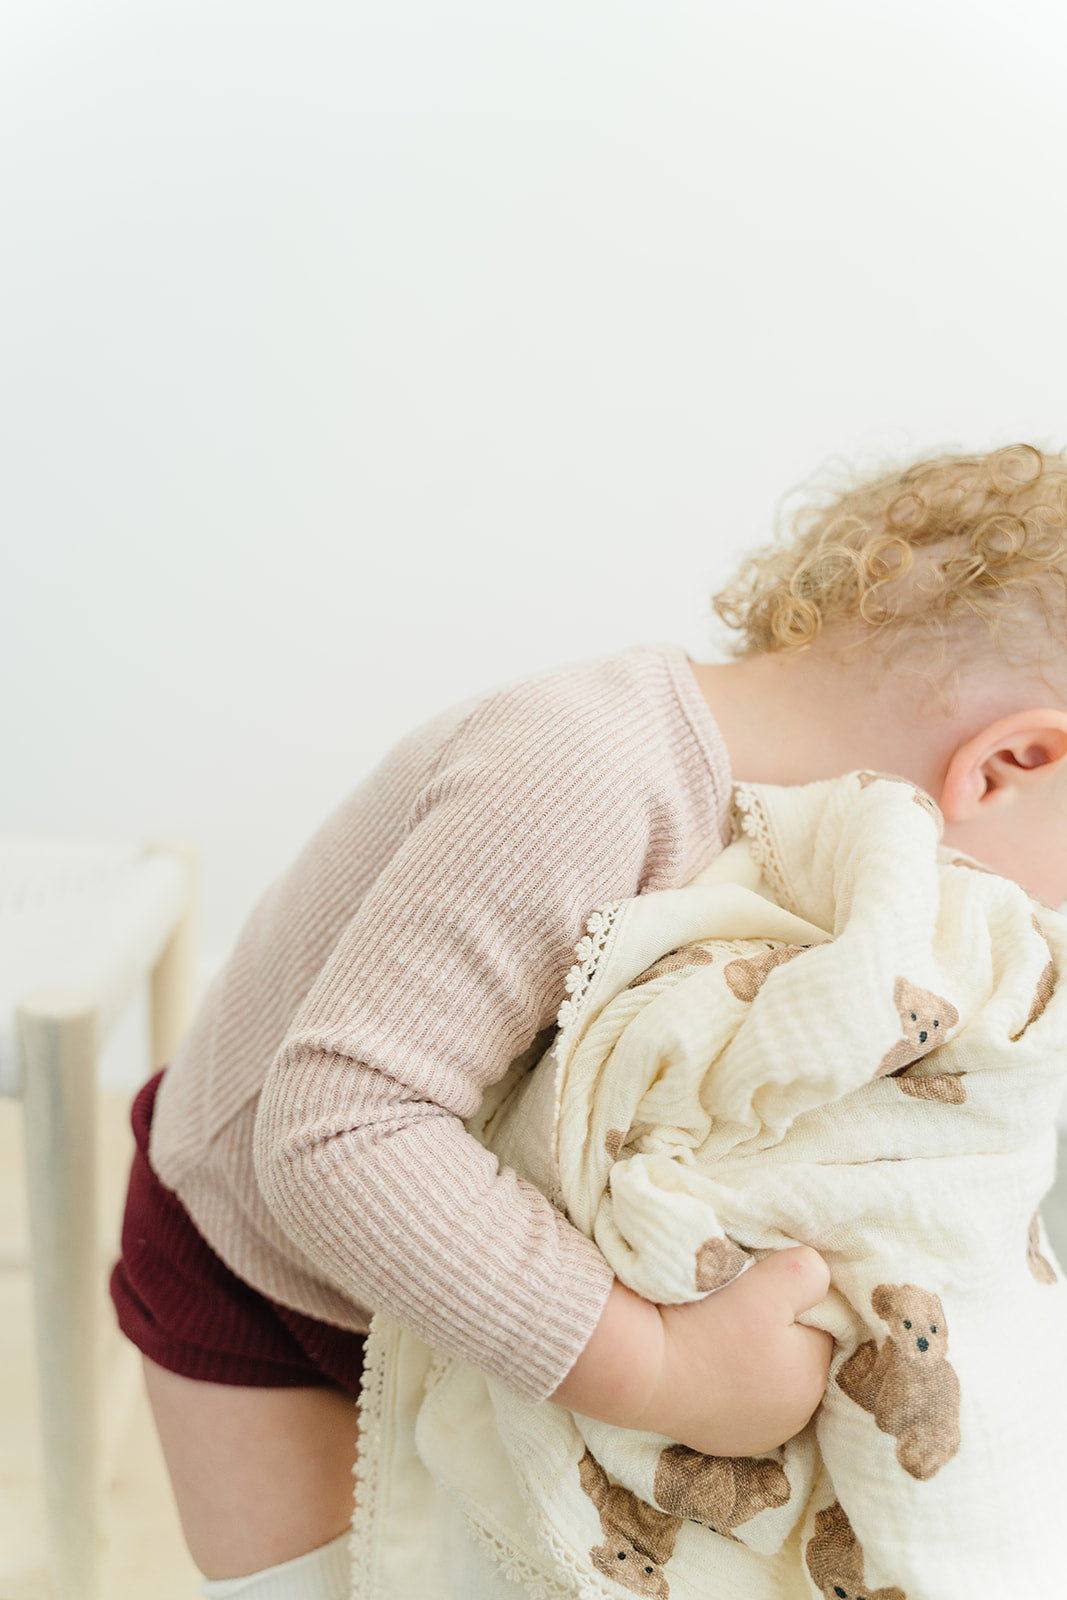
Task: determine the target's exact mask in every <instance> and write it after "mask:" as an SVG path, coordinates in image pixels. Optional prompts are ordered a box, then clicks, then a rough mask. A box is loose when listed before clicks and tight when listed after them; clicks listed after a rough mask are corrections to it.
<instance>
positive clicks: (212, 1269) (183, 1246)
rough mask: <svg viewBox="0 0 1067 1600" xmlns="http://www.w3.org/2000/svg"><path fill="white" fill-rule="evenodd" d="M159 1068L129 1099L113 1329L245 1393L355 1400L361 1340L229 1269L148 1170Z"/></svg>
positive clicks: (153, 1356)
mask: <svg viewBox="0 0 1067 1600" xmlns="http://www.w3.org/2000/svg"><path fill="white" fill-rule="evenodd" d="M162 1076H163V1074H162V1072H157V1073H156V1075H155V1077H154V1078H150V1079H149V1081H148V1082H147V1083H146V1084H145V1086H144V1088H143V1089H142V1090H141V1091H140V1093H139V1094H138V1096H137V1098H136V1099H135V1100H134V1103H133V1113H132V1116H131V1121H132V1123H133V1131H134V1135H135V1137H136V1140H137V1150H136V1152H135V1154H134V1158H133V1166H132V1169H131V1171H130V1186H129V1191H128V1194H127V1197H126V1213H125V1217H124V1219H123V1224H122V1256H121V1258H120V1259H119V1261H118V1263H117V1264H116V1266H115V1269H114V1271H113V1272H112V1274H111V1298H112V1300H113V1301H114V1303H115V1309H116V1311H117V1312H118V1319H119V1327H120V1328H121V1329H122V1331H123V1333H124V1334H125V1335H126V1337H127V1338H128V1339H130V1340H131V1341H132V1342H133V1343H134V1344H135V1345H136V1346H137V1348H138V1349H139V1350H140V1351H141V1352H142V1353H143V1354H144V1355H146V1356H147V1357H148V1358H149V1360H151V1361H154V1362H156V1364H157V1365H158V1366H161V1367H167V1368H168V1369H169V1370H170V1371H171V1372H177V1373H180V1374H181V1375H182V1376H183V1377H186V1378H201V1379H205V1380H206V1381H207V1382H209V1383H235V1384H243V1385H246V1386H249V1387H253V1388H266V1389H288V1388H316V1389H322V1388H330V1389H341V1390H344V1391H345V1392H346V1393H348V1394H352V1395H358V1394H359V1384H360V1376H361V1374H362V1371H363V1346H364V1343H365V1337H364V1335H363V1334H361V1333H351V1332H349V1331H348V1329H346V1328H336V1327H334V1326H332V1325H331V1324H330V1323H327V1322H316V1321H315V1320H314V1318H313V1317H305V1316H303V1315H301V1313H300V1312H299V1311H290V1310H289V1308H288V1307H287V1306H281V1305H277V1304H276V1303H275V1302H274V1301H273V1300H268V1299H267V1298H266V1296H265V1295H262V1294H260V1293H259V1291H258V1290H256V1289H253V1288H250V1287H249V1285H248V1284H247V1283H244V1282H242V1280H241V1279H240V1278H238V1277H237V1276H236V1275H235V1274H234V1273H232V1272H231V1271H230V1269H229V1267H227V1266H226V1265H225V1263H224V1262H222V1261H220V1260H219V1257H218V1256H217V1255H216V1254H215V1252H214V1251H213V1250H212V1249H211V1247H210V1245H208V1244H207V1242H206V1241H205V1240H204V1239H203V1238H202V1236H201V1235H200V1234H199V1233H198V1232H197V1230H196V1228H195V1226H194V1224H193V1222H192V1221H191V1219H190V1217H189V1213H188V1212H187V1211H186V1209H185V1207H184V1206H183V1205H182V1203H181V1201H180V1200H179V1199H178V1197H177V1195H175V1194H173V1193H172V1192H171V1190H169V1189H165V1188H164V1187H163V1185H162V1184H161V1183H160V1181H159V1179H158V1178H157V1177H156V1175H155V1173H154V1172H153V1171H152V1168H151V1167H150V1166H149V1164H148V1133H149V1129H150V1127H151V1125H152V1107H153V1105H154V1103H155V1098H156V1091H157V1089H158V1088H159V1083H160V1079H161V1078H162Z"/></svg>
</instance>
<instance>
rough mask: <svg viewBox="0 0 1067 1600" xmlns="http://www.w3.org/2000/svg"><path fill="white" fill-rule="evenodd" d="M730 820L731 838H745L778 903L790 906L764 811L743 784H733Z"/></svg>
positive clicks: (755, 796) (756, 798) (790, 897)
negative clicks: (734, 785)
mask: <svg viewBox="0 0 1067 1600" xmlns="http://www.w3.org/2000/svg"><path fill="white" fill-rule="evenodd" d="M730 820H731V822H732V824H733V837H734V840H735V841H736V840H738V839H744V840H745V841H746V843H747V844H748V847H749V849H750V850H751V852H752V858H753V860H754V861H755V863H756V865H757V866H758V867H759V868H760V869H761V870H762V872H763V875H764V877H765V878H766V879H767V882H768V883H769V884H770V885H771V888H772V889H773V890H774V893H775V895H776V896H777V898H778V900H779V902H780V903H781V904H782V905H784V906H787V907H791V906H792V905H793V898H792V896H791V895H790V893H789V889H788V886H787V885H786V882H785V879H784V878H783V876H782V873H781V869H780V868H779V866H778V859H777V853H776V851H775V848H774V838H773V836H772V834H771V825H770V822H769V821H768V819H767V813H766V812H765V811H764V809H763V806H762V805H761V804H760V801H759V798H758V796H757V795H756V794H755V793H754V792H753V790H751V789H750V788H748V787H747V785H745V784H743V783H739V784H737V785H736V787H735V788H734V794H733V805H732V807H731V814H730Z"/></svg>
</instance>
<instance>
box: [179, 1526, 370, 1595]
mask: <svg viewBox="0 0 1067 1600" xmlns="http://www.w3.org/2000/svg"><path fill="white" fill-rule="evenodd" d="M350 1539H351V1534H349V1533H342V1534H341V1535H340V1536H339V1537H338V1538H336V1539H332V1540H331V1541H330V1543H329V1544H324V1545H321V1546H320V1547H319V1549H318V1550H309V1551H308V1553H307V1555H306V1556H297V1557H296V1559H295V1561H283V1562H282V1564H281V1566H280V1567H265V1568H264V1569H263V1571H262V1572H250V1573H249V1574H248V1576H247V1578H216V1579H208V1578H205V1579H204V1582H203V1584H202V1585H201V1588H202V1590H203V1593H204V1594H205V1595H206V1596H207V1600H231V1596H233V1597H234V1600H348V1596H349V1594H350V1592H351V1589H352V1559H351V1556H350V1554H349V1541H350Z"/></svg>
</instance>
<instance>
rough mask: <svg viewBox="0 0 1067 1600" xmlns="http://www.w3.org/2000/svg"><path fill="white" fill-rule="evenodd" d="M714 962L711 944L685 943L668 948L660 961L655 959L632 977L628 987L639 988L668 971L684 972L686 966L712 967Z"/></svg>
mask: <svg viewBox="0 0 1067 1600" xmlns="http://www.w3.org/2000/svg"><path fill="white" fill-rule="evenodd" d="M714 962H715V956H714V953H713V951H712V950H711V948H710V947H709V945H707V944H687V945H683V946H682V947H681V948H680V949H678V950H668V951H667V953H666V955H662V956H660V958H659V960H658V961H653V963H652V965H651V966H650V967H646V968H645V970H644V972H639V973H638V974H637V977H636V978H631V979H630V982H629V983H628V984H627V985H626V987H627V989H639V988H640V987H641V985H642V984H643V983H651V982H652V980H653V979H654V978H662V977H663V975H664V973H666V972H684V971H685V969H686V967H710V966H712V965H714Z"/></svg>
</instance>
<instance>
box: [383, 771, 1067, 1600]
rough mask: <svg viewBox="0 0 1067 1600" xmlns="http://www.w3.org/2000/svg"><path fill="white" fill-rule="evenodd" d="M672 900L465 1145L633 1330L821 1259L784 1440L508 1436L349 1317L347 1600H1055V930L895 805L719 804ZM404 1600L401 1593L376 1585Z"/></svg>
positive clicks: (629, 907)
mask: <svg viewBox="0 0 1067 1600" xmlns="http://www.w3.org/2000/svg"><path fill="white" fill-rule="evenodd" d="M734 815H735V824H736V827H735V831H736V842H735V843H734V844H733V845H732V846H731V847H730V848H729V849H728V850H727V851H726V852H725V853H724V854H723V855H722V856H721V857H719V858H718V860H717V861H716V862H715V863H714V864H713V865H712V866H711V867H709V868H708V869H707V870H706V871H705V872H704V873H702V874H701V875H700V876H699V877H698V878H697V879H696V880H695V881H694V883H692V884H691V885H689V886H688V887H686V888H683V889H678V890H671V891H665V892H663V893H658V894H649V895H645V896H642V897H639V898H637V899H634V900H630V901H626V902H624V903H623V904H622V905H620V906H616V907H609V908H605V910H604V911H602V912H600V913H598V914H597V915H596V916H594V917H593V919H592V920H591V922H590V927H589V933H588V935H587V937H586V939H585V940H583V942H582V944H581V946H579V949H578V952H577V955H578V965H577V966H576V967H575V969H574V971H573V972H572V974H571V977H570V979H569V980H568V988H569V991H570V992H569V995H568V998H567V999H566V1001H565V1002H564V1004H563V1006H562V1008H561V1013H560V1027H559V1031H558V1033H557V1036H556V1039H555V1041H554V1044H553V1046H552V1048H551V1049H550V1050H549V1052H548V1053H547V1055H546V1056H545V1057H544V1058H543V1059H542V1061H541V1062H540V1064H539V1065H538V1066H537V1067H536V1068H535V1069H534V1070H533V1071H532V1072H525V1073H523V1074H521V1075H520V1074H519V1073H518V1072H516V1073H515V1074H514V1075H513V1076H512V1077H511V1078H510V1079H505V1080H504V1082H503V1083H502V1084H501V1085H498V1086H497V1087H496V1089H495V1091H493V1092H492V1094H491V1096H490V1098H489V1099H488V1100H487V1102H486V1103H485V1105H483V1107H482V1110H481V1113H480V1115H479V1118H478V1119H477V1121H476V1123H475V1124H474V1127H473V1131H475V1132H477V1133H478V1135H479V1137H481V1138H482V1139H483V1141H484V1142H485V1143H486V1144H487V1145H488V1146H489V1147H490V1148H491V1149H493V1150H494V1151H495V1152H496V1153H497V1154H498V1155H499V1157H500V1159H501V1160H502V1161H503V1162H506V1163H507V1164H509V1165H512V1166H514V1167H516V1168H517V1169H518V1170H519V1171H520V1172H521V1173H522V1174H523V1175H524V1176H525V1177H527V1178H529V1179H530V1180H531V1181H533V1182H535V1183H537V1184H538V1186H539V1187H540V1188H541V1189H542V1190H543V1191H544V1192H545V1193H547V1194H548V1195H549V1197H550V1198H551V1199H552V1200H553V1201H554V1202H555V1204H556V1205H558V1206H559V1207H560V1208H561V1209H562V1210H564V1211H565V1212H566V1214H567V1215H568V1216H569V1217H570V1219H571V1220H572V1222H574V1223H575V1225H576V1226H577V1227H579V1228H580V1229H581V1230H582V1231H583V1232H584V1233H586V1234H587V1235H589V1236H590V1237H591V1238H593V1239H595V1241H596V1243H597V1244H598V1246H599V1247H600V1249H601V1250H602V1251H603V1253H604V1255H605V1256H606V1257H607V1259H608V1261H609V1262H610V1264H611V1266H612V1267H613V1269H614V1271H615V1272H616V1274H617V1275H618V1277H619V1278H620V1279H621V1280H622V1281H623V1282H624V1283H626V1284H628V1285H630V1287H632V1288H633V1289H635V1290H637V1291H638V1292H639V1293H641V1294H643V1295H645V1296H647V1297H649V1298H650V1299H653V1300H655V1301H657V1302H660V1303H681V1302H686V1301H692V1300H695V1299H697V1298H699V1297H700V1296H701V1295H704V1294H707V1293H715V1292H717V1290H719V1289H721V1288H723V1287H725V1285H726V1284H728V1283H729V1282H731V1281H733V1279H734V1278H735V1277H736V1276H737V1274H738V1273H739V1272H742V1271H744V1270H746V1268H747V1267H748V1266H749V1265H750V1264H751V1263H752V1262H753V1261H755V1260H759V1259H761V1258H762V1257H763V1256H764V1255H766V1254H767V1253H768V1252H770V1251H773V1250H780V1249H783V1248H787V1247H789V1246H791V1245H794V1244H798V1243H803V1244H809V1245H812V1246H814V1247H815V1248H816V1249H817V1250H819V1251H820V1252H821V1253H822V1254H823V1255H824V1256H825V1258H826V1260H827V1262H828V1263H829V1265H830V1268H831V1272H832V1286H831V1290H830V1293H829V1295H828V1296H827V1298H826V1299H825V1300H824V1301H823V1302H822V1304H820V1305H819V1306H818V1307H816V1308H815V1309H814V1310H813V1311H812V1312H810V1313H808V1314H807V1315H806V1317H805V1318H804V1319H803V1320H805V1321H808V1322H810V1323H812V1324H813V1325H815V1326H818V1327H822V1328H825V1329H827V1330H828V1331H830V1332H831V1333H832V1334H833V1336H834V1339H835V1341H836V1346H835V1353H834V1360H833V1364H832V1367H831V1371H830V1381H829V1385H828V1388H827V1391H826V1395H825V1398H824V1400H823V1403H822V1405H821V1406H820V1408H819V1410H818V1412H817V1413H816V1416H815V1418H814V1419H813V1421H812V1422H811V1423H810V1424H809V1425H808V1427H807V1428H806V1429H805V1430H804V1431H803V1432H802V1433H801V1434H799V1435H798V1436H797V1437H796V1438H795V1439H792V1440H791V1441H789V1443H788V1444H786V1445H785V1446H784V1447H783V1448H782V1449H780V1450H776V1451H773V1452H770V1453H768V1454H767V1455H765V1456H761V1457H758V1458H751V1459H734V1458H722V1457H708V1456H701V1455H698V1454H697V1453H696V1452H694V1451H692V1450H688V1449H686V1448H685V1447H683V1446H680V1445H678V1444H676V1443H674V1441H672V1440H669V1439H666V1438H663V1437H661V1436H658V1435H652V1434H643V1433H636V1432H632V1431H628V1430H624V1429H618V1428H613V1427H609V1426H607V1425H605V1424H602V1423H597V1422H593V1421H591V1420H589V1419H588V1418H584V1417H580V1416H576V1415H574V1414H573V1413H571V1412H569V1411H566V1410H564V1409H562V1408H560V1407H558V1406H554V1405H552V1404H551V1403H547V1402H546V1403H543V1404H541V1405H536V1406H533V1405H528V1404H526V1403H524V1402H522V1401H519V1400H518V1399H516V1398H515V1397H514V1396H513V1395H512V1394H511V1393H510V1392H509V1391H508V1390H507V1389H505V1388H504V1386H503V1385H501V1384H500V1383H499V1382H497V1381H495V1380H493V1379H490V1378H486V1377H484V1376H483V1375H482V1374H481V1373H480V1372H477V1371H476V1370H474V1369H473V1368H472V1367H470V1366H466V1365H464V1364H462V1363H459V1362H456V1361H452V1360H450V1359H448V1358H446V1357H444V1356H441V1355H439V1354H435V1353H434V1352H433V1351H430V1350H428V1349H427V1347H426V1346H425V1345H422V1344H420V1343H419V1342H418V1341H417V1340H415V1339H413V1338H412V1337H410V1336H409V1335H407V1334H404V1333H402V1332H401V1331H400V1330H399V1329H398V1328H396V1327H395V1326H394V1325H392V1324H390V1323H388V1322H386V1321H384V1320H382V1319H377V1318H376V1319H375V1324H374V1327H373V1331H372V1336H371V1340H370V1349H369V1355H368V1382H367V1392H366V1395H365V1400H364V1414H365V1424H364V1435H363V1448H364V1460H363V1464H362V1466H361V1468H360V1474H361V1485H360V1489H359V1492H358V1495H357V1502H358V1503H357V1519H356V1538H357V1552H358V1554H357V1560H356V1564H355V1574H356V1576H355V1591H354V1592H355V1594H356V1595H357V1596H359V1600H386V1597H389V1596H393V1595H397V1594H406V1593H411V1594H416V1593H417V1594H418V1595H419V1596H420V1600H453V1597H454V1600H461V1597H462V1600H503V1597H504V1596H507V1595H514V1594H516V1593H517V1592H519V1591H518V1590H517V1589H516V1587H515V1582H516V1581H517V1582H518V1583H519V1584H520V1585H521V1586H523V1587H524V1588H525V1590H526V1591H527V1592H528V1593H530V1594H532V1595H534V1596H538V1597H544V1600H550V1597H551V1600H555V1597H560V1600H563V1597H569V1596H588V1597H593V1596H596V1597H601V1600H620V1597H621V1596H622V1595H624V1594H627V1593H629V1594H637V1595H647V1596H654V1597H656V1600H672V1597H673V1600H683V1597H685V1600H689V1597H692V1600H696V1597H701V1600H704V1597H707V1600H792V1597H794V1596H796V1597H798V1600H800V1597H810V1596H824V1597H830V1596H835V1595H840V1594H842V1593H844V1594H845V1595H846V1596H848V1597H849V1600H857V1597H858V1596H860V1595H863V1596H866V1597H867V1600H984V1597H988V1600H1003V1597H1004V1596H1006V1595H1010V1594H1021V1593H1023V1592H1026V1593H1034V1594H1038V1593H1041V1594H1052V1593H1060V1592H1062V1591H1063V1587H1064V1581H1065V1573H1067V1562H1065V1556H1064V1545H1063V1540H1062V1534H1061V1522H1062V1512H1063V1506H1064V1504H1065V1503H1067V1370H1065V1364H1067V1290H1065V1288H1064V1283H1063V1281H1062V1277H1061V1274H1060V1271H1059V1268H1058V1267H1057V1265H1056V1263H1055V1261H1054V1259H1053V1257H1052V1254H1051V1252H1050V1249H1049V1246H1048V1242H1047V1239H1046V1237H1045V1235H1044V1232H1043V1230H1042V1228H1041V1224H1040V1221H1039V1214H1038V1211H1039V1205H1040V1202H1041V1199H1042V1197H1043V1195H1044V1194H1045V1193H1046V1191H1047V1189H1048V1188H1049V1186H1050V1184H1051V1182H1052V1179H1053V1175H1054V1160H1055V1131H1054V1120H1055V1115H1056V1110H1057V1107H1058V1105H1059V1102H1060V1100H1061V1099H1062V1094H1063V1087H1064V1076H1065V1072H1067V1049H1065V1047H1067V983H1065V982H1064V973H1065V970H1067V921H1065V920H1064V918H1063V917H1061V916H1060V915H1059V914H1058V913H1056V912H1053V911H1051V910H1049V909H1048V908H1047V907H1045V906H1043V905H1041V904H1039V903H1037V902H1035V901H1033V900H1032V899H1031V898H1029V897H1028V896H1027V895H1026V894H1025V893H1024V891H1023V890H1022V889H1020V888H1019V887H1017V886H1016V885H1015V884H1013V883H1010V882H1009V881H1008V880H1006V879H1004V878H1001V877H999V876H997V875H995V874H993V873H990V872H988V871H986V870H984V869H983V868H981V867H979V866H978V865H977V864H976V863H974V862H970V861H968V860H966V859H964V858H961V857H958V856H954V855H952V854H951V853H950V852H948V851H946V850H944V849H943V848H942V847H941V846H940V843H939V840H940V824H941V819H940V816H939V814H938V812H937V810H936V807H935V806H934V805H933V802H932V801H930V800H929V798H928V797H927V796H926V795H924V794H922V793H921V791H919V790H917V789H915V788H914V787H912V786H911V785H910V784H907V783H905V782H903V781H901V780H898V779H893V778H887V777H883V776H881V775H878V774H871V773H857V774H851V775H850V776H848V777H846V778H842V779H836V780H833V781H831V782H827V783H819V784H812V785H807V786H804V787H800V788H790V789H776V788H771V787H756V786H748V787H741V788H739V789H738V790H737V791H736V792H735V812H734ZM405 1585H406V1587H405Z"/></svg>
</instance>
